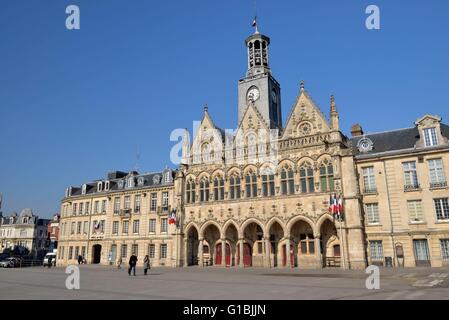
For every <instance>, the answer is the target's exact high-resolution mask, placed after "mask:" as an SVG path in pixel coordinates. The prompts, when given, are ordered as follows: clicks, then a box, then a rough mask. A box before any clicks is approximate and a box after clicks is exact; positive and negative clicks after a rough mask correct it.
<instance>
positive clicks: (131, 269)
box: [128, 254, 137, 276]
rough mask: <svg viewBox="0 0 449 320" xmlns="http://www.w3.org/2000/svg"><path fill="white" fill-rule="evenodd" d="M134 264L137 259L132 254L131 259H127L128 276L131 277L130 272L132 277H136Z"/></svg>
mask: <svg viewBox="0 0 449 320" xmlns="http://www.w3.org/2000/svg"><path fill="white" fill-rule="evenodd" d="M136 264H137V257H136V256H135V255H134V254H133V255H131V257H129V268H128V275H131V271H133V274H134V276H136Z"/></svg>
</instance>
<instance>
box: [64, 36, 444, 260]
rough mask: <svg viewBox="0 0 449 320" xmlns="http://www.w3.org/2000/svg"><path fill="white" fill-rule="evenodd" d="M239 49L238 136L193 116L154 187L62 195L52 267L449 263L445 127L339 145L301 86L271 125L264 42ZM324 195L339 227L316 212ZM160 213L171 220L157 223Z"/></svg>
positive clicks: (334, 120)
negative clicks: (242, 53)
mask: <svg viewBox="0 0 449 320" xmlns="http://www.w3.org/2000/svg"><path fill="white" fill-rule="evenodd" d="M245 44H246V46H247V50H248V68H247V72H246V74H245V77H244V78H243V79H241V80H239V82H238V99H239V100H238V127H237V128H236V129H235V130H232V131H229V130H223V129H221V128H220V127H218V126H217V125H216V124H215V122H214V121H213V119H212V117H211V115H210V113H209V110H208V108H207V107H205V108H204V114H203V117H202V120H201V124H200V126H199V128H198V130H197V132H196V133H195V135H194V136H193V137H192V139H189V136H188V133H187V132H186V134H185V137H184V139H183V146H182V162H181V164H180V166H179V167H178V168H177V170H174V171H170V170H166V171H164V172H161V173H158V174H157V176H158V177H159V176H160V177H166V175H167V179H168V180H161V181H156V180H157V179H156V180H155V178H154V175H155V174H143V175H140V174H138V173H137V172H131V173H129V174H125V173H116V174H115V175H113V176H110V177H108V179H107V180H104V181H96V182H93V183H90V184H86V185H84V186H82V187H81V188H74V189H73V188H72V189H70V190H69V191H68V192H67V194H66V197H65V198H64V199H63V200H62V206H61V212H62V214H61V227H62V228H61V234H60V249H59V250H58V251H59V252H58V263H59V264H60V265H64V264H69V263H71V262H73V261H74V259H75V256H76V255H77V254H78V253H81V252H82V255H86V258H87V261H88V262H89V263H105V264H106V263H115V262H116V260H118V259H119V258H120V257H121V258H127V257H128V256H129V255H130V254H131V253H134V254H137V255H138V258H139V261H140V262H142V261H143V257H144V256H145V255H147V254H148V255H150V259H151V260H152V261H153V262H154V265H164V266H193V265H199V266H202V267H204V266H221V267H269V268H271V267H292V268H295V267H297V268H322V267H343V268H352V269H360V268H364V267H366V266H367V265H368V264H372V263H375V264H381V265H393V266H416V265H428V266H443V265H446V264H449V205H448V198H449V189H448V186H447V183H446V177H447V176H448V172H447V170H448V168H449V143H448V137H449V127H448V126H446V125H444V124H443V123H441V118H439V117H437V116H428V115H427V116H424V117H423V118H421V119H418V120H417V121H416V123H415V126H414V127H413V128H409V129H402V130H394V131H390V132H384V133H376V134H364V133H363V130H362V128H361V127H360V126H359V125H355V126H354V127H353V128H352V132H351V133H352V137H347V136H346V135H345V134H344V133H342V132H341V130H340V124H339V113H338V109H337V104H336V101H335V98H334V96H331V97H330V104H329V109H328V110H329V113H328V114H324V113H323V112H322V110H320V108H319V107H318V106H317V105H316V104H315V103H314V101H313V99H312V98H311V96H310V94H309V93H308V92H307V90H306V89H305V86H304V83H303V82H302V83H301V85H300V88H299V93H298V96H297V99H296V101H295V103H294V105H293V107H292V108H291V111H290V113H289V115H288V118H287V122H286V123H285V124H283V123H282V111H281V92H280V90H281V89H280V84H279V83H278V82H277V81H276V79H275V78H274V76H273V74H272V72H271V68H270V64H269V44H270V39H269V38H268V37H267V36H265V35H262V34H260V33H259V32H256V33H255V34H253V35H252V36H250V37H249V38H248V39H246V41H245ZM190 140H191V141H190ZM117 174H118V175H117ZM106 186H107V187H106ZM333 196H335V197H338V198H339V199H341V200H342V207H343V214H342V218H343V219H336V218H335V216H334V215H332V214H331V213H330V212H329V207H330V204H331V197H333ZM164 197H165V198H164ZM164 199H165V200H164ZM82 203H84V207H83V208H84V209H81V208H80V204H81V206H83V204H82ZM132 203H134V210H133V207H132V206H133V205H132ZM136 203H137V204H136ZM100 204H101V205H100ZM86 206H88V207H89V209H86ZM100 206H101V209H100ZM136 207H137V208H138V210H135V208H136ZM170 214H176V223H175V224H171V225H168V226H167V219H168V218H169V217H170ZM96 216H98V217H96ZM136 221H137V222H136ZM131 225H132V226H133V232H130V231H129V228H130V226H131ZM139 225H140V227H139ZM77 248H78V249H77ZM119 248H120V251H118V250H119Z"/></svg>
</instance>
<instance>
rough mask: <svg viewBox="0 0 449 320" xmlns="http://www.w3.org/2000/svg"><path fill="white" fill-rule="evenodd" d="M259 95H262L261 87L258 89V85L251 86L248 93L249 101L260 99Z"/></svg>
mask: <svg viewBox="0 0 449 320" xmlns="http://www.w3.org/2000/svg"><path fill="white" fill-rule="evenodd" d="M259 97H260V92H259V89H257V87H251V88H250V89H249V90H248V94H247V100H248V101H252V102H254V101H256V100H257V99H259Z"/></svg>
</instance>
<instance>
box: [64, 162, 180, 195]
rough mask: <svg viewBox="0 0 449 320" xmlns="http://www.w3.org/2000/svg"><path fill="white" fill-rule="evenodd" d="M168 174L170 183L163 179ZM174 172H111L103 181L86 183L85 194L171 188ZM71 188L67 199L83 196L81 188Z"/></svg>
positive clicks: (168, 170) (168, 169)
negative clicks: (100, 183) (162, 187)
mask: <svg viewBox="0 0 449 320" xmlns="http://www.w3.org/2000/svg"><path fill="white" fill-rule="evenodd" d="M167 172H169V174H170V181H169V182H166V181H165V179H164V177H165V174H166V173H167ZM175 174H176V171H175V170H173V169H170V168H166V169H164V170H163V171H160V172H152V173H144V174H139V173H138V172H136V171H131V172H129V173H126V172H123V171H113V172H109V173H108V174H107V177H106V179H104V180H95V181H92V182H89V183H86V184H85V185H86V193H85V194H100V193H107V192H114V191H117V190H132V189H138V188H148V187H161V186H171V185H173V182H174V178H175ZM129 178H132V179H133V186H132V187H128V186H127V182H128V179H129ZM99 182H102V183H103V189H102V191H98V183H99ZM106 182H109V190H105V189H104V186H105V183H106ZM70 188H71V192H69V193H68V196H69V197H75V196H81V195H84V194H83V186H80V187H74V186H72V187H69V189H70Z"/></svg>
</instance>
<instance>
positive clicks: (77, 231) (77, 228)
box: [76, 221, 81, 234]
mask: <svg viewBox="0 0 449 320" xmlns="http://www.w3.org/2000/svg"><path fill="white" fill-rule="evenodd" d="M76 234H81V221H78V224H77V226H76Z"/></svg>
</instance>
